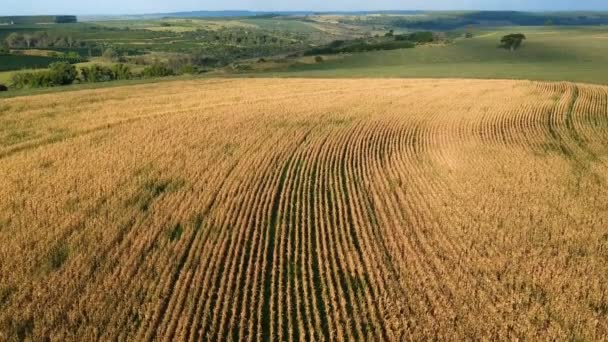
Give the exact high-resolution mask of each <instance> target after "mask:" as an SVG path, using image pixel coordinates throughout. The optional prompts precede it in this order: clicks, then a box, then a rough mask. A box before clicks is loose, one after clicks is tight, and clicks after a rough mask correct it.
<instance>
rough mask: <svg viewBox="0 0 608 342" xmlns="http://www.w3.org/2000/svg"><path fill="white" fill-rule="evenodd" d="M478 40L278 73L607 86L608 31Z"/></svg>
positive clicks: (533, 31)
mask: <svg viewBox="0 0 608 342" xmlns="http://www.w3.org/2000/svg"><path fill="white" fill-rule="evenodd" d="M473 32H474V33H475V36H474V38H472V39H465V38H457V39H456V40H455V41H454V42H453V43H451V44H447V45H445V46H424V47H420V48H416V49H401V50H395V51H378V52H367V53H358V54H351V55H344V56H343V58H341V59H338V60H334V61H331V62H327V63H321V64H296V65H293V66H291V67H289V68H287V69H286V70H277V72H275V73H273V76H284V77H321V78H327V77H341V78H344V77H351V78H357V77H372V78H373V77H413V78H416V77H432V78H482V79H496V78H500V79H529V80H543V81H563V80H568V81H573V82H587V83H599V84H606V83H607V82H608V68H606V67H605V65H606V64H608V57H607V56H608V44H607V43H608V38H606V37H608V29H606V27H604V26H590V27H551V26H541V27H525V26H523V27H522V26H518V27H499V28H486V29H476V30H474V31H473ZM513 32H521V33H523V34H525V35H526V37H527V39H526V41H525V42H524V43H523V46H522V48H521V49H519V50H518V51H515V52H511V51H508V50H504V49H499V48H498V44H499V41H500V37H502V36H503V35H507V34H509V33H513Z"/></svg>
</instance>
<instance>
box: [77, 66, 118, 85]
mask: <svg viewBox="0 0 608 342" xmlns="http://www.w3.org/2000/svg"><path fill="white" fill-rule="evenodd" d="M80 73H81V75H82V76H81V77H82V81H83V82H91V83H92V82H108V81H112V80H114V74H113V72H112V69H110V68H109V67H107V66H103V65H98V64H94V65H91V66H89V67H84V68H82V69H80Z"/></svg>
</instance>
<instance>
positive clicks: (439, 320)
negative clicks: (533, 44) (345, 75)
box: [0, 79, 608, 341]
mask: <svg viewBox="0 0 608 342" xmlns="http://www.w3.org/2000/svg"><path fill="white" fill-rule="evenodd" d="M607 182H608V87H604V86H592V85H582V84H572V83H536V82H531V81H498V80H487V81H481V80H398V79H392V80H391V79H385V80H370V79H366V80H356V79H351V80H321V79H319V80H311V79H308V80H306V79H241V80H238V79H222V80H196V81H177V82H166V83H158V84H150V85H138V86H130V87H118V88H106V89H97V90H82V91H72V92H63V93H56V94H46V95H36V96H30V97H18V98H11V99H2V100H0V340H2V341H3V340H23V339H31V340H35V341H39V340H44V339H45V338H50V339H51V340H77V341H88V340H103V341H110V340H123V341H133V340H137V341H140V340H144V341H151V340H162V341H172V340H211V341H218V340H220V341H221V340H226V339H231V340H232V339H234V340H266V341H269V340H272V341H279V340H280V341H283V340H285V341H291V340H338V341H343V340H365V339H370V340H414V341H420V340H434V339H438V340H514V339H521V340H567V339H571V340H602V339H605V338H606V336H608V191H607V190H608V188H607V185H608V183H607Z"/></svg>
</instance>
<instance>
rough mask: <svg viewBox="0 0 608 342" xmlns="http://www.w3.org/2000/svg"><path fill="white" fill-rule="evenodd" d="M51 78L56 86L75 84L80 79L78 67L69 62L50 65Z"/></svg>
mask: <svg viewBox="0 0 608 342" xmlns="http://www.w3.org/2000/svg"><path fill="white" fill-rule="evenodd" d="M48 73H49V78H50V80H51V84H52V85H54V86H59V85H68V84H72V83H74V81H75V80H76V77H78V71H77V70H76V67H75V66H73V65H72V64H70V63H67V62H57V63H52V64H51V65H49V70H48Z"/></svg>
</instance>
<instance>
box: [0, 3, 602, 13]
mask: <svg viewBox="0 0 608 342" xmlns="http://www.w3.org/2000/svg"><path fill="white" fill-rule="evenodd" d="M198 10H211V11H217V10H253V11H297V10H306V11H309V10H310V11H338V10H339V11H363V10H528V11H571V10H608V0H410V1H403V0H401V1H399V0H221V1H218V0H93V1H91V0H0V15H27V14H77V15H82V14H147V13H168V12H179V11H198Z"/></svg>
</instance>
